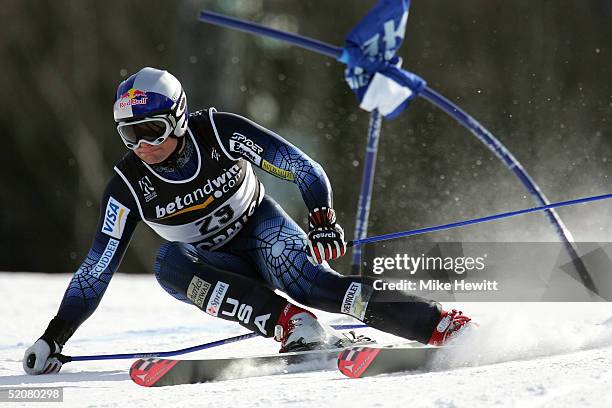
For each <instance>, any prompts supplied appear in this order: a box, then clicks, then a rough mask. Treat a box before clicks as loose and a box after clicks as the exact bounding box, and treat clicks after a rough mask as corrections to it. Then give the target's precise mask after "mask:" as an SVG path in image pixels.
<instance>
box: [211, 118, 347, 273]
mask: <svg viewBox="0 0 612 408" xmlns="http://www.w3.org/2000/svg"><path fill="white" fill-rule="evenodd" d="M213 120H214V125H215V132H216V133H217V137H218V138H219V143H220V144H221V147H222V148H223V150H224V151H225V153H226V155H228V156H229V157H230V158H232V159H234V160H236V159H239V158H242V159H246V160H248V161H250V162H251V163H253V164H254V165H256V166H258V167H259V168H261V169H263V170H265V171H266V172H268V173H270V174H272V175H274V176H276V177H280V178H282V179H285V180H289V181H292V182H294V183H296V184H297V185H298V187H299V189H300V192H301V193H302V198H303V199H304V203H306V207H308V211H309V213H308V221H309V222H308V245H307V253H308V259H309V260H310V262H312V263H313V264H321V263H323V262H324V261H329V260H332V259H336V258H339V257H341V256H342V255H344V253H345V252H346V242H345V241H344V231H343V230H342V228H341V227H340V225H339V224H338V223H336V212H335V211H334V209H333V207H332V204H333V200H332V189H331V185H330V183H329V179H328V178H327V175H326V174H325V171H324V170H323V168H322V167H321V166H320V165H319V164H318V163H317V162H315V161H314V160H312V159H311V158H310V157H308V156H307V155H306V154H305V153H304V152H302V151H301V150H300V149H298V148H297V147H295V146H293V145H292V144H291V143H289V142H287V141H286V140H285V139H283V138H282V137H280V136H279V135H277V134H276V133H274V132H272V131H271V130H268V129H266V128H264V127H263V126H260V125H258V124H256V123H254V122H252V121H250V120H248V119H246V118H243V117H242V116H239V115H236V114H233V113H225V112H218V113H215V114H214V115H213Z"/></svg>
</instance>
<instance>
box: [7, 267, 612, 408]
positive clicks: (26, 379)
mask: <svg viewBox="0 0 612 408" xmlns="http://www.w3.org/2000/svg"><path fill="white" fill-rule="evenodd" d="M68 280H69V276H68V275H48V274H19V273H8V272H6V273H0V299H1V300H2V302H1V305H2V306H0V316H1V319H2V322H1V324H2V328H3V330H2V336H0V387H2V388H5V387H12V386H63V387H65V388H64V401H65V402H63V403H49V404H46V405H45V406H53V405H57V406H60V407H69V406H70V407H71V406H78V407H81V406H89V407H126V406H130V407H132V406H147V407H151V406H172V407H195V406H203V407H215V408H223V407H231V408H235V407H243V406H257V407H275V406H291V407H312V406H318V407H323V406H351V407H361V406H363V407H366V406H367V407H370V406H377V407H381V406H382V407H387V406H389V407H396V406H397V407H411V408H413V407H489V406H496V407H515V406H516V407H582V406H593V407H611V406H612V392H611V391H610V390H612V323H611V322H607V323H606V321H608V320H609V319H610V318H611V317H612V307H611V305H610V304H607V303H539V304H536V303H529V304H525V303H522V304H521V303H516V304H511V303H504V304H500V303H469V304H464V305H461V309H463V310H464V311H465V312H466V313H467V314H469V315H471V316H473V317H474V319H475V320H477V321H478V322H479V323H480V324H481V328H480V329H478V330H472V331H471V332H469V333H467V334H466V335H465V336H463V337H461V338H460V339H458V346H457V347H456V348H453V349H449V350H448V351H444V353H443V355H441V356H440V358H438V359H436V361H434V362H432V364H431V366H430V367H429V369H428V370H427V371H422V372H413V373H401V374H393V375H385V376H378V377H371V378H365V379H361V380H351V379H347V378H344V377H343V376H342V375H341V374H340V373H338V372H335V371H326V372H309V373H292V374H284V375H277V376H263V377H257V378H249V379H241V380H229V381H224V382H218V383H209V384H196V385H184V386H176V387H165V388H156V389H147V388H142V387H139V386H137V385H135V384H133V383H132V381H131V380H130V379H129V377H128V368H129V366H130V364H131V361H130V360H115V361H98V362H73V363H69V364H67V365H65V366H64V368H63V369H62V371H61V372H60V373H59V374H57V375H48V376H35V377H31V376H26V375H24V373H23V372H22V369H21V358H22V355H23V352H24V350H25V349H26V348H27V347H28V346H29V345H30V344H31V343H32V342H33V341H34V340H36V339H37V338H38V336H40V334H41V333H42V331H43V330H44V329H45V327H46V325H47V323H48V321H49V320H50V319H51V318H52V317H53V316H54V314H55V312H56V310H57V307H58V306H59V302H60V300H61V297H62V295H63V292H64V289H65V288H66V285H67V284H68ZM446 306H459V305H446ZM320 318H321V319H322V320H324V321H326V322H330V323H340V322H343V323H348V322H352V321H353V320H351V319H349V318H346V317H342V316H340V315H333V314H326V313H321V314H320ZM243 332H244V329H242V328H240V327H239V326H236V325H234V324H231V323H229V322H226V321H223V320H220V319H215V318H212V317H210V316H208V315H206V314H204V313H203V312H201V311H200V310H198V309H196V308H195V307H193V306H189V305H186V304H182V303H180V302H178V301H176V300H174V299H173V298H172V297H170V296H169V295H168V294H166V292H164V291H163V289H161V287H159V286H158V284H157V283H156V280H155V278H154V277H153V276H126V275H122V274H118V275H117V276H115V277H114V278H113V281H112V282H111V284H110V287H109V289H108V291H107V293H106V296H105V298H104V299H103V301H102V303H101V305H100V307H99V308H98V310H97V312H96V313H95V314H94V315H93V316H92V317H91V318H90V319H89V320H88V321H87V322H86V323H85V324H84V325H83V326H82V327H81V328H80V330H78V331H77V333H76V334H75V336H74V337H73V338H72V339H71V340H70V341H69V342H68V344H67V346H66V348H65V350H64V353H65V354H68V355H80V354H98V353H99V354H102V353H108V354H110V353H122V352H147V351H163V350H173V349H178V348H183V347H187V346H191V345H196V344H200V343H204V342H207V341H212V340H215V339H220V338H224V337H228V336H232V335H236V334H240V333H243ZM363 332H364V333H366V334H370V335H372V336H373V337H375V338H376V339H377V340H379V341H381V342H383V341H389V340H392V339H393V337H392V336H389V335H386V334H384V333H381V332H377V331H375V330H370V329H367V330H365V331H363ZM277 349H278V345H277V343H275V342H274V341H272V340H269V339H263V338H257V339H252V340H246V341H243V342H240V343H235V344H231V345H225V346H221V347H219V348H216V349H211V350H207V351H202V352H198V353H193V354H190V355H186V356H184V357H183V358H195V357H213V356H214V357H221V356H239V355H254V354H262V353H268V352H270V353H272V352H275V351H276V350H277ZM0 405H6V406H11V407H16V406H19V404H16V403H11V404H10V405H9V404H2V403H0ZM23 406H25V404H24V405H23Z"/></svg>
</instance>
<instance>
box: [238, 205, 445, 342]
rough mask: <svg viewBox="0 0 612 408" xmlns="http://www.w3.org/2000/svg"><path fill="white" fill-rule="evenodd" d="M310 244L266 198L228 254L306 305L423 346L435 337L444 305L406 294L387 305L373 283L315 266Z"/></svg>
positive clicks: (282, 212) (396, 297)
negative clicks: (308, 251)
mask: <svg viewBox="0 0 612 408" xmlns="http://www.w3.org/2000/svg"><path fill="white" fill-rule="evenodd" d="M306 240H307V237H306V234H305V233H304V231H303V230H302V229H301V228H300V227H299V226H298V225H297V224H296V223H295V222H294V221H293V220H292V219H291V218H289V216H288V215H287V214H286V213H285V212H284V211H283V209H282V208H281V207H280V206H279V205H278V204H277V203H276V202H275V201H274V200H273V199H271V198H270V197H268V196H266V197H265V198H264V200H263V202H262V204H261V206H260V207H259V208H258V209H257V211H256V212H255V214H253V217H252V218H251V219H250V220H249V222H248V223H247V225H246V226H245V228H244V229H243V230H242V231H241V232H240V233H239V234H238V235H237V236H236V237H235V238H234V239H233V240H232V241H231V242H230V244H229V245H228V247H229V248H228V250H230V251H231V252H233V253H235V254H237V255H238V254H239V256H241V257H246V259H247V260H248V262H249V263H250V264H253V265H254V267H255V268H256V269H257V271H258V272H259V273H260V274H261V276H262V277H263V278H264V279H265V280H266V281H267V282H269V283H270V284H271V285H273V286H274V287H275V288H277V289H280V290H281V291H283V292H285V293H286V294H288V295H289V296H291V297H292V298H293V299H295V300H296V301H298V302H300V303H302V304H304V305H306V306H311V307H314V308H317V309H321V310H324V311H327V312H332V313H345V314H350V315H352V316H354V317H356V318H358V319H360V320H362V321H363V322H365V323H367V324H368V325H370V326H371V327H374V328H377V329H380V330H382V331H385V332H388V333H392V334H395V335H398V336H402V337H405V338H408V339H414V340H418V341H420V342H423V343H426V342H427V341H428V340H429V339H430V338H431V336H432V332H433V331H434V328H435V327H436V325H437V324H438V322H439V321H440V317H441V313H442V309H441V306H440V304H439V303H437V302H434V301H431V300H426V299H423V298H421V297H418V296H413V295H409V294H407V293H402V292H394V294H393V295H392V296H393V297H392V298H390V297H389V296H388V295H387V296H386V299H385V300H384V301H383V300H381V299H380V296H379V294H378V293H377V292H376V291H374V290H373V287H372V280H371V279H367V278H361V277H355V276H342V275H340V274H339V273H337V272H336V271H334V270H333V269H331V268H330V267H329V265H327V264H326V263H324V264H322V265H317V266H315V265H313V264H311V263H310V262H309V261H308V259H307V258H306V252H305V247H306ZM359 295H362V296H359Z"/></svg>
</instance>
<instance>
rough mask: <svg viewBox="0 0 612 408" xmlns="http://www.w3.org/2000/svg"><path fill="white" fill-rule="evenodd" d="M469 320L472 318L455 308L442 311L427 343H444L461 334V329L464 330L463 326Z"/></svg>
mask: <svg viewBox="0 0 612 408" xmlns="http://www.w3.org/2000/svg"><path fill="white" fill-rule="evenodd" d="M471 320H472V319H470V318H469V317H467V316H465V315H464V314H463V312H459V311H457V310H455V309H453V310H451V311H450V312H449V311H442V315H441V316H440V321H439V322H438V325H437V326H436V328H435V329H434V331H433V333H432V335H431V337H430V338H429V341H428V342H427V344H430V345H432V346H443V345H446V344H447V343H448V342H449V341H451V340H452V339H453V338H455V337H456V336H458V335H459V334H461V332H462V331H465V327H466V326H467V324H468V323H469V322H470V321H471Z"/></svg>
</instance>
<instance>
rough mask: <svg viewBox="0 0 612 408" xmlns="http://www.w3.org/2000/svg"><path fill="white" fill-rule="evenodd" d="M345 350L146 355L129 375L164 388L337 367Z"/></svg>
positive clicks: (150, 385)
mask: <svg viewBox="0 0 612 408" xmlns="http://www.w3.org/2000/svg"><path fill="white" fill-rule="evenodd" d="M354 347H358V344H355V345H354V346H350V347H348V348H349V349H350V348H354ZM346 349H347V348H334V349H327V350H310V351H300V352H293V353H282V354H281V353H279V354H268V355H262V356H251V357H231V358H213V359H201V360H174V359H164V358H143V359H139V360H137V361H135V362H134V364H132V366H131V368H130V378H131V379H132V381H134V382H135V383H136V384H138V385H141V386H143V387H163V386H169V385H181V384H196V383H203V382H211V381H222V380H230V379H239V378H248V377H259V376H266V375H278V374H284V373H288V372H306V371H318V370H334V369H335V368H336V361H337V359H338V353H340V352H341V351H343V350H346Z"/></svg>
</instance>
